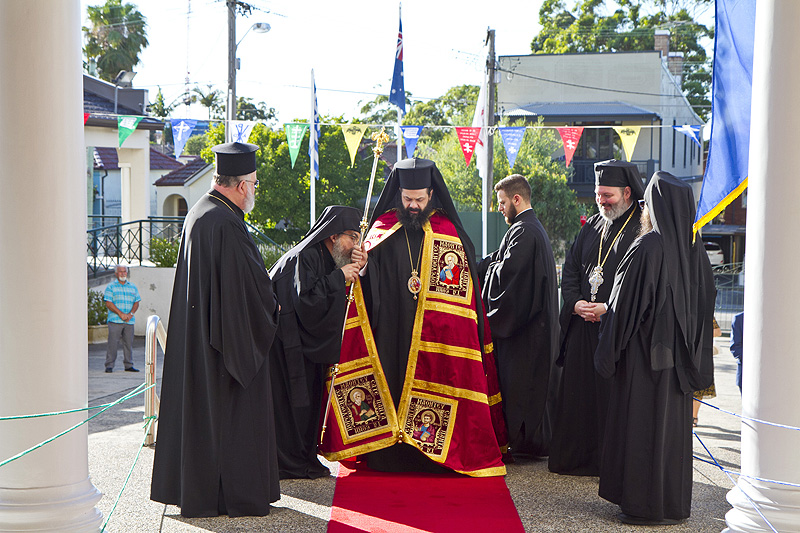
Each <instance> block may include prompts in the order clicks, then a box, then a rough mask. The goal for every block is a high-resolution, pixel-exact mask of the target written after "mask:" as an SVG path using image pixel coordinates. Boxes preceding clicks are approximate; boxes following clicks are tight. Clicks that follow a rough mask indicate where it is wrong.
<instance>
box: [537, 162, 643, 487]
mask: <svg viewBox="0 0 800 533" xmlns="http://www.w3.org/2000/svg"><path fill="white" fill-rule="evenodd" d="M594 172H595V189H594V190H595V202H597V208H598V210H599V213H597V214H596V215H593V216H591V217H589V220H587V221H586V224H584V225H583V227H582V228H581V231H580V233H578V237H577V238H576V239H575V242H574V243H572V246H571V247H570V249H569V251H568V252H567V257H566V259H565V261H564V267H563V269H562V270H561V298H562V299H563V305H562V307H561V315H560V317H559V321H560V324H561V349H560V353H559V356H558V360H557V361H556V364H558V365H559V366H560V367H561V368H562V372H561V386H560V387H559V389H558V400H557V401H556V416H555V425H554V427H553V440H552V442H551V449H550V457H549V458H548V467H549V468H550V471H551V472H556V473H558V474H567V475H577V476H597V475H599V474H600V458H601V457H602V443H603V432H604V430H605V420H606V412H607V411H608V395H609V393H610V387H611V382H610V381H609V380H608V379H604V378H601V377H600V376H599V375H598V374H597V372H596V371H595V369H594V350H595V348H596V347H597V337H598V335H599V333H600V319H601V317H602V315H603V314H604V313H605V312H606V309H605V303H606V302H608V297H609V296H610V295H611V287H612V286H613V284H614V273H615V272H616V270H617V267H618V266H619V262H620V261H621V260H622V256H624V255H625V252H626V251H627V250H628V248H629V247H630V245H631V243H633V241H634V239H636V237H637V236H638V235H639V228H640V222H639V218H640V216H641V210H640V209H639V203H638V201H639V200H640V199H641V198H642V197H643V196H644V186H643V185H642V178H641V176H640V175H639V171H638V170H637V168H636V165H634V164H633V163H628V162H625V161H617V160H616V159H611V160H608V161H600V162H598V163H595V165H594ZM598 267H600V268H599V269H598Z"/></svg>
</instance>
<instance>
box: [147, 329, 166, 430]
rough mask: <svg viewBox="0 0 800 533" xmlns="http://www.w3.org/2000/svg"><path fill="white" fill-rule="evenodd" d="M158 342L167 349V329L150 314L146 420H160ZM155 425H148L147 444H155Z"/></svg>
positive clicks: (163, 348)
mask: <svg viewBox="0 0 800 533" xmlns="http://www.w3.org/2000/svg"><path fill="white" fill-rule="evenodd" d="M156 342H158V344H159V345H160V346H161V351H166V349H167V331H166V330H165V329H164V325H163V324H162V323H161V319H160V318H159V317H158V315H150V316H149V317H147V330H146V332H145V341H144V369H145V372H144V383H145V386H146V387H148V388H147V392H145V394H144V418H145V420H149V419H150V418H154V419H155V420H156V421H158V411H159V407H160V402H159V399H158V394H156V388H155V386H154V385H155V383H156V354H157V350H156ZM151 385H153V386H151ZM155 426H156V425H155V423H153V424H148V425H147V434H146V435H145V439H144V445H145V446H152V445H153V444H155V433H154V432H155V429H154V428H155Z"/></svg>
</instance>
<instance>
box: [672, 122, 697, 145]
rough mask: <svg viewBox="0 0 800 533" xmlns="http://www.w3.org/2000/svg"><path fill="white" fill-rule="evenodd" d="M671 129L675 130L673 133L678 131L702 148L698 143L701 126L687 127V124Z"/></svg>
mask: <svg viewBox="0 0 800 533" xmlns="http://www.w3.org/2000/svg"><path fill="white" fill-rule="evenodd" d="M672 127H673V128H675V131H679V132H681V133H683V134H684V135H686V136H687V137H689V138H690V139H691V140H693V141H694V143H695V144H696V145H697V146H699V147H700V148H702V147H703V143H702V142H701V141H700V130H701V129H702V126H689V125H688V124H684V125H683V126H672Z"/></svg>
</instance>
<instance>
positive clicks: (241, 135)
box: [228, 120, 258, 143]
mask: <svg viewBox="0 0 800 533" xmlns="http://www.w3.org/2000/svg"><path fill="white" fill-rule="evenodd" d="M256 124H258V123H257V122H256V121H255V120H231V121H230V122H228V125H229V126H230V128H231V142H234V143H246V142H247V141H248V139H250V134H251V133H252V132H253V126H255V125H256Z"/></svg>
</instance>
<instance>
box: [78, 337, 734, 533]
mask: <svg viewBox="0 0 800 533" xmlns="http://www.w3.org/2000/svg"><path fill="white" fill-rule="evenodd" d="M728 342H729V340H728V338H727V337H720V338H717V339H716V343H717V346H718V347H719V348H720V351H719V354H718V355H717V356H716V357H715V382H716V388H717V397H716V398H714V399H711V400H707V401H708V403H710V404H712V405H715V406H717V407H719V408H720V409H725V410H727V411H731V412H734V413H740V412H741V399H740V395H739V389H738V388H737V387H736V384H735V375H736V362H735V360H734V359H733V358H732V357H731V355H730V352H729V350H728V347H727V346H728ZM105 352H106V345H105V344H97V345H90V346H89V358H88V362H89V405H90V406H96V405H101V404H106V403H110V402H113V401H114V400H116V399H118V398H120V397H122V396H124V395H125V394H126V393H127V392H129V391H131V390H133V389H134V388H135V387H137V386H138V385H140V384H141V383H143V382H144V339H143V338H141V337H136V338H135V342H134V365H135V366H136V368H139V369H140V370H142V372H140V373H131V372H123V371H122V355H121V353H120V356H119V358H118V360H117V365H116V367H115V369H114V372H113V373H111V374H106V373H105V372H104V360H105ZM162 360H163V354H162V353H161V351H160V350H159V353H158V361H159V363H160V362H161V361H162ZM160 369H161V365H160V364H159V365H158V373H157V375H158V376H159V377H160ZM143 401H144V400H143V398H142V396H141V395H140V396H137V397H136V398H134V399H131V400H129V401H126V402H124V403H123V404H120V405H118V406H115V407H112V408H110V409H108V410H107V411H106V412H104V413H103V414H101V415H100V416H98V417H97V418H95V419H94V420H92V421H91V422H90V423H89V473H90V475H91V477H92V482H93V483H94V484H95V486H96V487H97V488H98V489H99V490H100V491H101V492H102V493H103V498H102V499H101V500H100V502H99V503H98V505H97V506H98V509H99V510H100V511H101V512H102V513H103V516H104V520H106V519H107V520H108V525H107V527H106V531H115V532H151V531H163V532H201V531H213V532H219V533H227V532H259V531H270V532H272V531H275V532H285V531H292V532H295V533H300V532H324V531H326V529H327V524H328V519H329V517H330V512H331V504H332V501H333V491H334V486H335V477H334V476H335V474H336V471H337V464H335V463H334V464H330V463H329V466H330V468H331V471H332V472H333V476H331V477H328V478H323V479H318V480H287V481H282V482H281V499H280V501H278V502H277V503H275V504H273V509H272V511H271V512H270V515H269V516H266V517H259V518H228V517H219V518H202V519H196V518H183V517H181V515H180V509H178V508H177V507H174V506H165V505H163V504H159V503H156V502H153V501H151V500H150V498H149V495H150V475H151V470H152V466H153V454H154V451H153V449H151V448H148V447H144V448H142V447H141V445H142V440H143V437H144V431H143V420H142V418H143V415H144V407H143ZM699 418H700V425H699V427H698V428H697V429H696V434H697V436H698V437H700V439H702V441H703V443H704V444H705V445H706V446H707V447H708V449H709V450H710V451H711V454H712V455H713V456H714V457H715V458H716V459H717V461H719V463H720V464H721V465H722V466H723V467H725V468H727V469H730V470H732V471H738V470H739V465H740V422H739V419H738V418H737V417H735V416H731V415H728V414H725V413H723V412H720V411H718V410H716V409H713V408H711V407H708V406H702V407H701V409H700V415H699ZM694 452H695V456H696V457H698V458H702V459H705V460H710V458H709V456H708V454H707V453H706V451H705V450H704V448H703V447H702V446H701V445H700V443H699V441H698V440H697V439H695V445H694ZM137 454H138V460H137ZM134 461H136V464H135V466H133V468H131V467H132V465H134ZM128 478H129V479H128ZM126 483H127V484H126ZM506 483H507V485H508V487H509V490H510V491H511V496H512V498H513V499H514V503H515V504H516V506H517V510H518V512H519V515H520V518H521V519H522V523H523V525H524V527H525V530H526V531H528V532H549V531H570V532H572V531H600V532H602V531H650V530H652V531H670V532H705V531H708V532H712V531H714V532H717V531H721V530H722V529H724V528H725V513H726V512H727V511H728V510H729V509H730V505H728V503H727V501H726V500H725V496H726V493H727V492H728V491H729V490H730V489H731V488H732V486H733V483H732V482H731V480H730V479H729V478H728V477H727V476H726V475H725V474H724V473H723V472H721V471H720V470H719V468H717V467H716V466H713V465H710V464H708V463H705V462H702V461H700V460H699V459H697V458H696V459H695V460H694V488H693V499H692V516H691V517H690V518H689V519H688V520H687V521H686V522H684V523H683V524H680V525H677V526H669V527H664V526H660V527H642V526H627V525H624V524H621V523H620V522H619V521H618V520H617V518H616V515H617V513H618V512H619V508H618V507H617V506H616V505H614V504H611V503H609V502H607V501H605V500H603V499H601V498H600V497H599V496H598V495H597V487H598V478H594V477H573V476H559V475H556V474H552V473H550V472H549V471H548V470H547V463H546V461H527V462H524V461H523V462H520V461H518V462H517V463H515V464H512V465H508V475H507V476H506ZM123 486H125V489H124V491H123V492H122V495H121V497H120V498H119V501H118V502H116V499H117V496H118V494H119V493H120V490H121V489H122V487H123ZM423 507H424V504H422V505H421V508H423ZM428 511H433V512H435V510H431V509H428Z"/></svg>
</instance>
